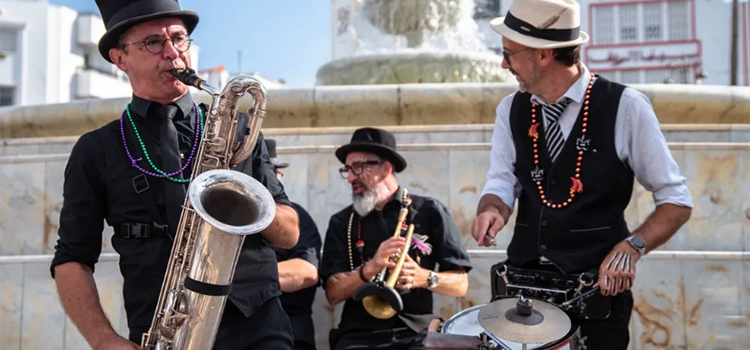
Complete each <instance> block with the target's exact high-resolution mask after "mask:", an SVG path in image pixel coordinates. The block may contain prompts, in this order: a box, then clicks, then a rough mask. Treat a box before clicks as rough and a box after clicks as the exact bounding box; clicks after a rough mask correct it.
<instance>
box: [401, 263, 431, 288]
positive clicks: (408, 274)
mask: <svg viewBox="0 0 750 350" xmlns="http://www.w3.org/2000/svg"><path fill="white" fill-rule="evenodd" d="M429 275H430V272H429V271H427V270H425V269H423V268H422V267H421V266H419V264H417V262H416V261H414V259H412V258H411V256H409V255H407V256H406V259H405V260H404V264H403V265H401V272H400V273H399V276H398V283H397V284H396V288H398V289H403V290H407V289H412V288H424V287H426V286H427V278H428V276H429Z"/></svg>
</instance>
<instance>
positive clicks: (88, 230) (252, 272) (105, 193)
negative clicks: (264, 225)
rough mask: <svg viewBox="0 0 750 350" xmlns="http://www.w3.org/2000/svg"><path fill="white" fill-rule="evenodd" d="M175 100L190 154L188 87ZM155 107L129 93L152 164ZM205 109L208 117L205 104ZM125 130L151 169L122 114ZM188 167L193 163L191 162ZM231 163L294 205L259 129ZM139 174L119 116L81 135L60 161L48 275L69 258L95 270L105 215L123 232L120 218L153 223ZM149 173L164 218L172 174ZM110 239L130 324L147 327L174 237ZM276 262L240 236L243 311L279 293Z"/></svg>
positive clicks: (253, 240)
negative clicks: (59, 199)
mask: <svg viewBox="0 0 750 350" xmlns="http://www.w3.org/2000/svg"><path fill="white" fill-rule="evenodd" d="M175 105H176V106H177V107H178V110H179V112H178V113H177V116H175V117H174V123H175V128H176V129H177V132H178V134H179V135H178V142H179V148H180V152H181V153H183V154H184V155H185V157H184V159H187V158H188V156H189V153H190V149H191V148H192V145H193V142H194V136H195V134H194V126H195V116H196V113H197V111H196V109H195V108H194V105H193V101H192V97H191V96H190V94H186V95H185V96H184V97H183V98H181V99H180V100H178V101H177V102H175ZM159 106H160V105H159V104H158V103H154V102H149V101H146V100H144V99H141V98H138V97H136V96H134V97H133V100H132V105H131V108H130V114H131V116H132V118H133V120H134V121H135V124H136V125H137V128H138V132H139V133H140V137H141V139H142V140H143V142H144V144H145V145H146V147H147V150H148V153H149V156H150V157H151V160H152V161H153V162H154V163H155V164H156V165H157V166H159V164H160V163H159V161H160V157H159V142H158V138H157V136H158V133H159V127H160V123H161V118H160V116H159V115H157V110H158V107H159ZM203 116H204V117H203V121H204V123H205V110H204V111H203ZM242 123H244V125H247V116H245V115H242V118H241V124H242ZM238 129H239V128H238ZM124 131H125V134H126V137H127V139H128V140H129V145H128V147H129V150H130V153H131V154H132V156H133V157H134V158H140V160H139V161H138V163H137V164H139V165H140V166H141V167H142V168H144V169H147V170H152V169H151V168H150V165H149V164H148V162H147V160H146V159H145V157H144V154H143V152H142V150H141V148H140V144H139V143H138V141H137V140H136V138H135V137H134V131H133V128H132V126H131V125H130V122H129V120H128V117H127V115H125V119H124ZM196 153H197V151H196ZM196 156H197V154H196ZM184 159H183V160H184ZM191 168H192V166H189V167H188V169H191ZM165 170H167V171H173V170H174V169H165ZM234 170H236V171H240V172H243V173H245V174H249V175H251V176H252V177H253V178H255V179H256V180H258V181H259V182H261V183H262V184H264V185H265V186H266V188H267V189H268V190H269V192H270V193H271V195H272V196H273V198H274V201H275V202H276V203H278V204H285V205H290V206H291V202H290V201H289V199H288V198H287V196H286V194H285V192H284V188H283V186H282V184H281V183H280V182H279V180H278V179H277V178H276V173H275V170H274V166H273V164H272V163H271V161H270V159H269V157H268V151H267V149H266V146H265V143H264V142H263V135H262V133H261V134H260V135H259V137H258V140H257V142H256V145H255V148H254V149H253V152H252V155H251V156H250V157H248V159H247V160H245V161H244V162H242V163H240V164H239V165H238V166H237V167H235V168H234ZM139 174H141V173H140V171H139V170H137V169H136V168H134V167H133V166H132V165H131V161H130V160H129V158H128V155H127V153H126V151H125V148H124V147H123V141H122V131H121V129H120V121H119V120H115V121H113V122H111V123H109V124H107V125H105V126H103V127H101V128H99V129H97V130H94V131H91V132H88V133H86V134H84V135H82V136H81V137H80V138H79V140H78V141H77V142H76V144H75V146H74V147H73V149H72V151H71V154H70V158H69V159H68V164H67V166H66V168H65V180H64V185H63V207H62V209H61V211H60V227H59V230H58V235H59V239H58V241H57V245H56V246H55V256H54V259H53V260H52V264H51V267H50V270H51V273H52V277H53V278H54V268H55V266H57V265H59V264H63V263H66V262H71V261H74V262H79V263H81V264H84V265H86V266H88V267H90V268H91V269H92V270H94V265H95V264H96V263H97V261H98V258H99V255H100V253H101V249H102V230H103V227H104V221H106V222H107V224H108V225H110V226H112V227H113V228H114V229H115V232H119V231H121V229H120V228H121V227H122V225H123V224H125V225H127V224H132V223H143V224H150V223H152V222H153V221H154V220H153V219H152V216H151V215H149V211H148V210H147V209H146V206H145V205H144V202H143V200H144V199H143V198H141V197H140V196H139V195H138V194H137V193H136V192H135V190H134V188H133V183H132V180H133V178H134V177H135V176H137V175H139ZM189 176H190V175H189V173H185V174H184V175H183V177H184V178H188V177H189ZM147 179H148V182H149V185H150V189H149V190H148V191H147V192H151V197H150V198H151V200H153V201H154V202H155V203H156V207H157V208H158V211H159V212H160V215H161V217H162V218H164V217H165V216H166V213H165V204H164V203H165V200H164V183H165V181H169V180H166V179H164V178H156V177H151V176H148V177H147ZM186 186H187V185H186ZM180 203H182V200H180ZM162 223H164V222H162ZM111 239H112V246H113V248H114V250H115V251H117V253H119V254H120V271H121V273H122V275H123V279H124V283H123V296H124V304H125V305H124V306H125V310H126V313H127V316H128V325H129V327H130V328H131V329H132V328H143V327H148V326H150V325H151V321H152V316H153V313H154V310H155V308H156V301H157V299H158V296H159V291H160V289H161V283H162V281H163V279H164V275H165V271H166V265H167V261H168V260H169V255H170V251H171V248H172V240H171V238H170V237H169V236H167V235H152V236H151V237H150V238H145V239H144V238H125V237H123V236H121V235H120V234H117V233H116V234H115V235H113V236H112V238H111ZM276 263H277V262H276V257H275V254H274V251H273V249H272V247H271V246H270V245H269V244H267V243H265V241H264V240H263V239H262V236H261V235H260V234H255V235H250V236H247V237H246V238H245V242H244V244H243V247H242V251H241V253H240V258H239V262H238V264H237V268H236V271H235V277H234V287H233V290H232V293H231V294H230V295H229V300H230V301H232V302H233V303H234V304H235V305H236V306H237V307H238V308H239V309H240V310H241V311H242V312H243V313H244V314H245V315H246V316H249V315H250V314H252V312H253V311H254V310H255V309H256V308H258V307H259V306H261V305H262V304H263V303H264V302H265V301H266V300H268V299H270V298H272V297H274V296H277V295H280V294H281V292H280V289H279V283H278V267H277V265H276Z"/></svg>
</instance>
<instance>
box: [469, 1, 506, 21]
mask: <svg viewBox="0 0 750 350" xmlns="http://www.w3.org/2000/svg"><path fill="white" fill-rule="evenodd" d="M495 17H500V0H474V19H487V18H490V19H491V18H495Z"/></svg>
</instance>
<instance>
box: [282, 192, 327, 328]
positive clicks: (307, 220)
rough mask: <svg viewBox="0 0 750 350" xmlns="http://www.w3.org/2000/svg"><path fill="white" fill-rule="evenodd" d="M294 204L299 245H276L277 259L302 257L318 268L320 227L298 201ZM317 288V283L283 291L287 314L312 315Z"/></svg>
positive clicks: (283, 302)
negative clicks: (300, 288)
mask: <svg viewBox="0 0 750 350" xmlns="http://www.w3.org/2000/svg"><path fill="white" fill-rule="evenodd" d="M292 205H293V206H294V207H295V208H296V209H297V214H298V215H299V240H298V241H297V245H295V246H294V247H293V248H291V249H282V248H279V247H274V250H275V251H276V259H277V260H278V261H280V262H281V261H287V260H291V259H295V258H296V259H302V260H305V261H307V262H309V263H310V264H312V265H313V266H315V268H317V267H318V261H320V248H321V246H322V245H323V243H322V242H321V240H320V233H319V232H318V227H317V226H316V225H315V221H313V218H312V217H311V216H310V214H309V213H308V212H307V211H306V210H305V209H304V208H302V206H300V205H299V204H297V203H292ZM316 289H317V285H316V286H313V287H310V288H305V289H302V290H298V291H296V292H294V293H283V294H282V296H281V304H282V305H283V306H284V310H285V311H286V312H287V314H288V315H311V314H312V303H313V300H314V299H315V290H316Z"/></svg>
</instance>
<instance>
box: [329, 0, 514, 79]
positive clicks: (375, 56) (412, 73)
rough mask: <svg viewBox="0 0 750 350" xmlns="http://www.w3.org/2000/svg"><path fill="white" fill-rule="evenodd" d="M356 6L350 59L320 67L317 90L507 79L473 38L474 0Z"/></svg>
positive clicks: (366, 1) (399, 0) (378, 0)
mask: <svg viewBox="0 0 750 350" xmlns="http://www.w3.org/2000/svg"><path fill="white" fill-rule="evenodd" d="M358 4H361V6H357V8H358V10H357V11H356V13H355V14H354V20H353V21H352V27H353V28H352V30H351V32H350V33H351V35H352V36H353V37H354V38H355V41H357V43H358V45H357V46H358V47H357V49H356V51H355V52H354V54H353V55H351V56H348V57H341V58H338V59H335V60H333V61H331V62H329V63H327V64H325V65H324V66H322V67H321V68H320V69H319V70H318V73H317V83H318V85H365V84H415V83H477V82H504V81H508V80H509V78H510V77H511V76H510V74H509V73H508V72H507V71H506V70H504V69H503V68H502V66H501V65H502V58H501V57H500V56H498V55H497V54H495V53H493V52H492V51H490V50H488V49H487V48H486V47H485V45H484V44H483V43H482V40H481V38H480V37H479V35H478V30H477V24H476V22H475V21H474V20H473V18H472V13H473V10H474V1H473V0H362V1H360V2H358ZM383 35H386V36H387V37H386V38H385V40H382V36H383ZM378 37H381V38H380V39H381V40H378Z"/></svg>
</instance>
